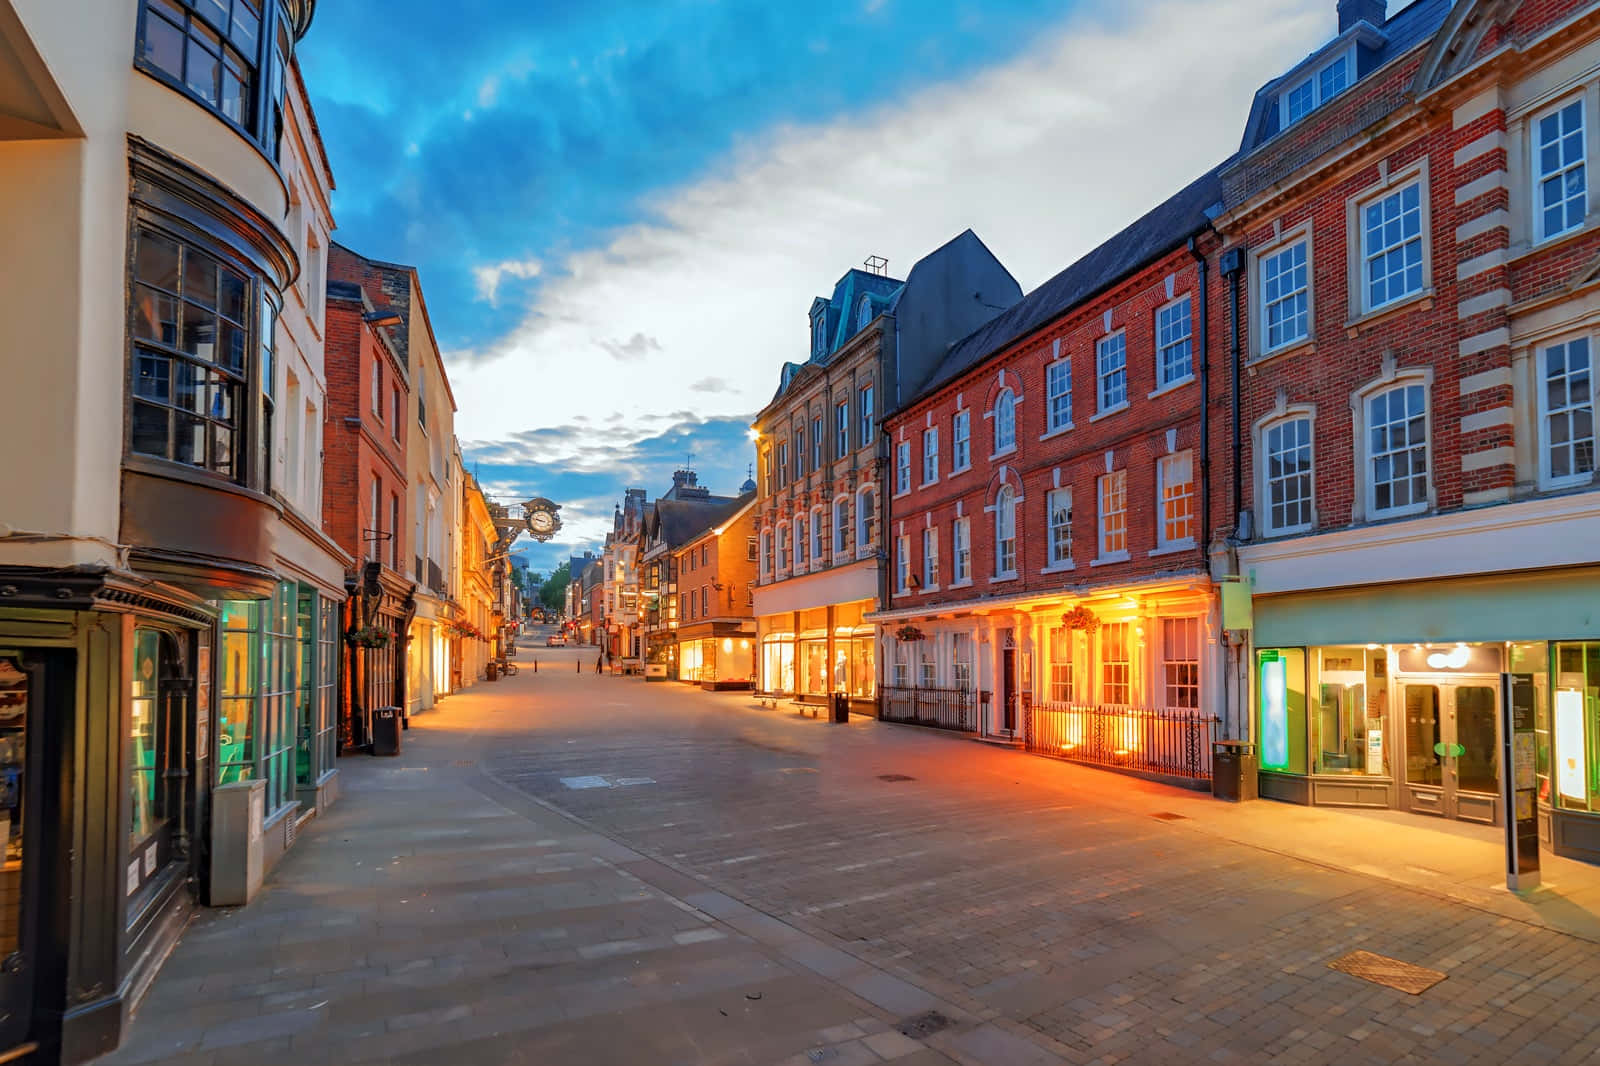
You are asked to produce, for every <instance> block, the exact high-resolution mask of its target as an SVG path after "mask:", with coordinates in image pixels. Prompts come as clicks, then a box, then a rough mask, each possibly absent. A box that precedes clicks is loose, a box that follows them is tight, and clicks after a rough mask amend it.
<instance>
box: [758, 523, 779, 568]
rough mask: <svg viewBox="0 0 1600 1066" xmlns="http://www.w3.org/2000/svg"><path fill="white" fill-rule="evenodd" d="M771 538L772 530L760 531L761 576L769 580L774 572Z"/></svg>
mask: <svg viewBox="0 0 1600 1066" xmlns="http://www.w3.org/2000/svg"><path fill="white" fill-rule="evenodd" d="M772 542H773V537H772V530H770V529H763V530H762V531H761V576H762V577H764V578H767V579H769V580H770V579H771V578H772V575H773V574H774V573H775V572H776V571H775V569H774V567H773V543H772Z"/></svg>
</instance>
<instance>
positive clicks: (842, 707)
mask: <svg viewBox="0 0 1600 1066" xmlns="http://www.w3.org/2000/svg"><path fill="white" fill-rule="evenodd" d="M833 721H835V722H845V723H848V722H849V721H850V696H849V694H848V693H844V692H835V693H834V694H833Z"/></svg>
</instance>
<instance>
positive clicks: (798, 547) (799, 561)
mask: <svg viewBox="0 0 1600 1066" xmlns="http://www.w3.org/2000/svg"><path fill="white" fill-rule="evenodd" d="M806 548H807V542H806V519H805V516H804V515H797V516H796V517H795V520H794V565H795V568H796V569H799V568H800V567H802V566H805V565H806Z"/></svg>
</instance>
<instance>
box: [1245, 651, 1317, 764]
mask: <svg viewBox="0 0 1600 1066" xmlns="http://www.w3.org/2000/svg"><path fill="white" fill-rule="evenodd" d="M1256 682H1257V684H1256V692H1257V701H1258V702H1257V712H1258V714H1259V715H1260V719H1259V726H1260V733H1259V736H1260V737H1261V750H1260V758H1261V768H1262V769H1263V770H1278V771H1282V772H1284V773H1292V774H1303V773H1305V772H1306V653H1305V649H1303V648H1264V649H1262V650H1260V651H1258V652H1257V653H1256Z"/></svg>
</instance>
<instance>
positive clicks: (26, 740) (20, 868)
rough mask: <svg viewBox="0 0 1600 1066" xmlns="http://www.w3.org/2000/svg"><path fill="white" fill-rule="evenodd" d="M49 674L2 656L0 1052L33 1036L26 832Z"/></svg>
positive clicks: (31, 863)
mask: <svg viewBox="0 0 1600 1066" xmlns="http://www.w3.org/2000/svg"><path fill="white" fill-rule="evenodd" d="M43 673H44V671H43V670H41V669H40V668H39V666H38V664H37V663H36V662H32V661H30V660H29V659H28V658H26V657H24V655H5V656H0V849H3V852H0V1051H4V1049H6V1048H10V1047H13V1046H15V1045H16V1044H19V1043H21V1042H22V1041H23V1040H24V1039H26V1038H27V1035H28V1027H29V1022H30V1020H31V1016H32V1014H33V982H34V970H35V963H36V962H37V958H36V956H37V953H38V944H37V943H36V940H37V935H38V928H37V925H36V923H35V921H34V913H35V911H36V909H37V900H36V899H35V896H36V895H37V893H36V891H35V887H36V886H35V882H36V880H37V876H38V869H37V868H38V866H39V862H38V860H39V858H40V856H38V855H36V854H30V852H33V851H34V850H35V849H34V848H32V847H30V846H29V842H30V840H31V839H32V838H33V837H35V836H37V834H38V830H37V829H29V830H28V831H27V832H24V830H25V828H27V827H28V823H29V822H32V821H35V820H36V819H35V818H34V815H36V814H37V807H38V804H37V803H36V802H35V801H34V797H35V796H36V795H37V794H38V792H39V788H38V781H37V777H38V775H37V774H34V773H30V772H29V765H30V763H33V762H35V761H37V752H36V751H34V750H33V749H36V748H38V747H39V745H38V743H37V738H36V737H30V736H29V735H28V734H29V732H30V730H29V725H30V720H32V719H36V718H37V717H38V715H37V713H36V711H35V708H36V707H37V706H38V705H39V703H40V701H41V699H42V697H43V693H42V691H41V683H42V680H43V677H42V675H43ZM30 741H32V743H30ZM30 867H32V868H31V869H30Z"/></svg>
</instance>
